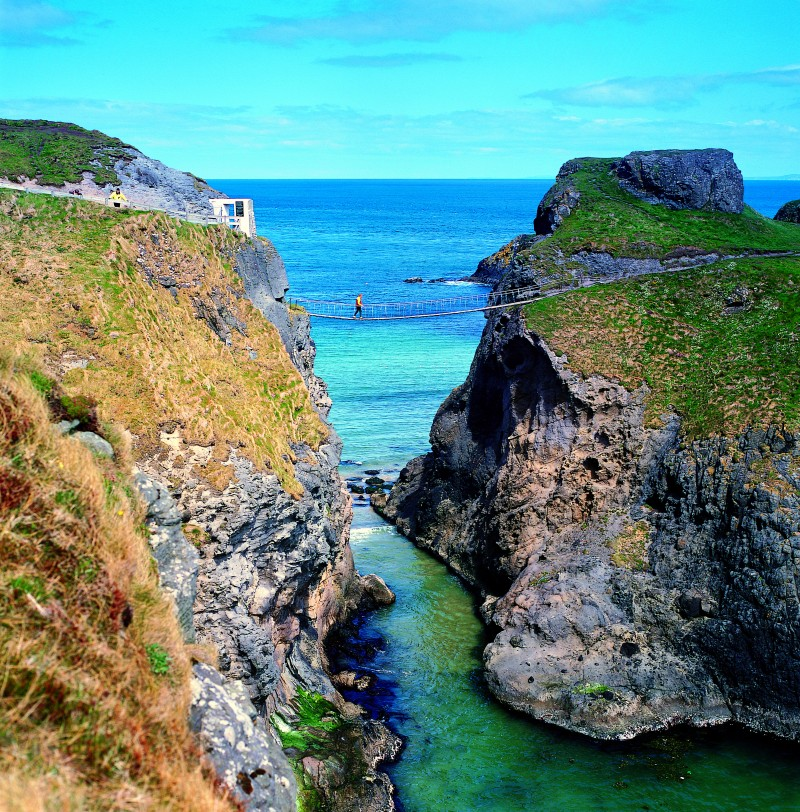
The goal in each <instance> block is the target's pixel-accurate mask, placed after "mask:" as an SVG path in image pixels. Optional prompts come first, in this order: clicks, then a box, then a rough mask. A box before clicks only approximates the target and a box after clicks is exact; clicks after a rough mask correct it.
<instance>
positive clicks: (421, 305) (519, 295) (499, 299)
mask: <svg viewBox="0 0 800 812" xmlns="http://www.w3.org/2000/svg"><path fill="white" fill-rule="evenodd" d="M541 296H542V288H541V287H540V286H539V285H535V286H532V287H527V288H512V289H509V290H503V291H497V292H491V293H474V294H471V295H469V296H454V297H451V298H449V299H425V300H417V301H410V302H384V303H381V304H366V303H365V304H364V306H363V308H362V316H359V319H361V318H362V317H363V320H364V321H388V320H390V319H425V318H432V317H434V316H455V315H458V314H460V313H480V312H481V311H484V310H497V309H498V308H501V307H511V306H512V305H521V304H526V303H527V302H533V301H534V300H536V299H539V298H540V297H541ZM289 305H290V306H291V305H298V306H300V307H302V308H303V309H304V310H305V311H306V312H307V313H308V315H309V316H315V317H316V318H320V319H347V320H352V318H353V313H354V312H355V303H354V301H351V302H327V301H320V300H319V299H306V298H304V297H297V298H291V299H290V300H289Z"/></svg>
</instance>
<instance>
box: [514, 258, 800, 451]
mask: <svg viewBox="0 0 800 812" xmlns="http://www.w3.org/2000/svg"><path fill="white" fill-rule="evenodd" d="M737 288H739V289H741V288H745V289H746V290H747V292H748V303H747V305H746V306H745V307H743V308H740V309H736V308H733V309H732V308H731V307H730V306H729V303H730V302H731V301H732V300H735V291H736V289H737ZM524 313H525V318H526V322H527V324H528V327H529V328H530V329H531V330H533V331H534V332H536V333H538V334H540V335H541V336H542V337H543V338H544V339H545V340H546V341H547V342H548V344H549V346H550V347H551V348H552V349H553V350H554V351H555V352H556V353H558V354H566V355H567V358H568V364H569V366H570V368H571V369H573V370H575V371H576V372H579V373H581V374H583V375H585V376H589V375H592V374H599V375H603V376H605V377H607V378H612V379H616V380H618V381H620V383H622V384H623V385H624V386H625V387H626V388H628V389H629V390H634V389H636V388H638V387H639V386H641V384H643V383H644V384H647V386H648V387H649V389H650V393H649V395H648V396H647V401H646V403H647V409H646V421H647V423H648V425H653V426H657V425H659V424H660V416H661V415H663V414H665V413H668V412H675V413H677V414H678V415H679V416H680V417H681V419H682V431H683V432H684V434H685V435H686V436H688V437H690V438H692V437H702V436H709V435H712V434H727V435H732V434H736V433H738V432H740V431H742V430H743V429H744V428H746V427H748V426H766V425H769V424H777V425H784V426H785V427H786V428H788V429H789V430H796V429H797V428H798V427H800V387H798V384H797V382H798V380H800V352H798V350H800V260H798V259H795V258H766V257H764V258H749V259H744V260H736V261H727V262H720V263H717V264H715V265H711V266H707V267H705V268H702V269H693V270H688V271H682V272H679V273H665V274H657V275H651V276H642V277H637V278H635V279H630V280H626V281H623V282H616V283H612V284H608V285H597V286H595V287H592V288H584V289H582V290H576V291H571V292H568V293H565V294H562V295H560V296H556V297H552V298H549V299H542V300H539V301H537V302H534V303H532V304H529V305H526V307H525V309H524Z"/></svg>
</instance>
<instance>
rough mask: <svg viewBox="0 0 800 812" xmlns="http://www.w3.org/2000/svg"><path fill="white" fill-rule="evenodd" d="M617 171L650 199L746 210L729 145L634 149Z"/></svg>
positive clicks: (677, 205) (685, 205)
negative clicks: (724, 146)
mask: <svg viewBox="0 0 800 812" xmlns="http://www.w3.org/2000/svg"><path fill="white" fill-rule="evenodd" d="M565 166H566V164H565ZM614 171H615V172H616V174H617V177H618V178H619V180H620V184H621V185H622V186H623V188H625V189H627V190H628V191H629V192H631V193H633V194H635V195H636V196H637V197H641V198H642V199H644V200H647V201H648V202H650V203H662V204H664V205H666V206H669V207H670V208H675V209H702V210H703V211H722V212H731V213H734V214H741V213H742V211H743V210H744V181H743V179H742V173H741V172H740V171H739V167H738V166H736V163H735V161H734V160H733V153H731V152H729V151H728V150H726V149H685V150H684V149H669V150H653V151H650V152H631V153H630V154H628V155H626V156H625V157H624V158H622V159H620V160H619V161H618V162H617V163H616V164H615V165H614ZM559 174H560V173H559Z"/></svg>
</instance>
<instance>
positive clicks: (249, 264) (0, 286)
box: [0, 121, 399, 812]
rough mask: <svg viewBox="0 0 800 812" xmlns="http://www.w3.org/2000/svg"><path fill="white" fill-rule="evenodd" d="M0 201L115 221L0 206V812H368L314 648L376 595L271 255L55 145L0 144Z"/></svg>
mask: <svg viewBox="0 0 800 812" xmlns="http://www.w3.org/2000/svg"><path fill="white" fill-rule="evenodd" d="M0 177H2V178H5V180H6V181H7V182H8V183H13V184H16V185H20V184H21V185H23V186H25V187H30V188H34V187H35V188H36V189H37V190H38V191H41V190H43V189H44V190H46V189H57V190H61V191H64V190H70V189H77V188H79V187H80V188H89V187H91V188H99V189H104V188H107V186H108V185H109V184H111V185H114V186H116V185H121V186H122V188H123V191H125V192H126V195H127V197H128V198H129V200H130V201H131V203H132V204H134V205H133V206H132V208H131V209H130V210H127V209H122V210H120V209H113V208H107V207H105V206H103V205H99V204H96V203H92V202H89V201H84V200H81V199H80V196H74V197H73V196H70V197H49V196H47V195H43V194H31V193H29V192H27V191H24V190H22V191H20V190H11V189H0V234H2V243H0V292H1V293H2V296H0V302H1V303H0V320H1V321H2V324H3V351H2V356H1V357H0V511H2V513H1V515H0V518H1V519H2V526H1V527H0V548H1V549H2V564H1V565H0V606H1V607H2V610H1V611H0V614H2V616H3V619H4V620H3V624H2V625H0V641H1V642H2V650H3V651H4V656H5V657H6V662H5V664H4V668H5V669H6V670H5V671H4V677H3V681H2V691H1V693H2V702H3V704H2V707H1V709H0V730H2V733H1V734H0V735H1V736H2V741H3V748H2V750H3V755H2V757H0V764H2V765H3V770H4V774H5V775H6V776H7V778H6V779H5V781H4V783H3V784H2V787H0V806H5V802H6V801H7V800H8V803H9V804H10V805H11V806H12V807H13V806H14V803H18V802H19V799H26V803H27V802H30V803H39V804H40V808H45V806H46V807H47V808H54V807H55V806H59V808H62V807H63V808H67V807H69V808H73V806H72V805H73V804H77V806H78V807H80V808H85V807H91V808H119V807H118V804H122V805H123V806H125V807H126V808H128V801H130V804H131V805H135V806H136V808H144V807H145V806H147V807H148V808H153V809H185V810H188V809H215V810H219V809H241V808H247V809H249V810H278V812H288V811H289V810H294V809H295V808H296V807H297V805H298V803H300V804H301V807H302V808H305V809H312V808H313V809H317V808H320V809H321V808H324V809H337V810H338V809H341V810H345V809H347V810H353V809H360V810H361V809H363V810H373V809H374V810H390V809H393V808H394V804H393V800H392V788H391V785H390V783H389V780H388V778H387V777H386V776H385V775H384V774H382V773H380V772H378V770H377V766H378V765H379V764H380V763H381V762H382V761H384V760H386V759H388V758H391V757H392V756H393V755H394V754H395V753H396V751H397V749H398V747H399V740H398V739H397V737H395V736H394V735H393V734H391V733H390V732H389V731H388V730H387V729H386V728H385V727H384V726H383V725H382V724H380V723H379V722H377V721H372V720H370V719H368V718H367V717H365V716H364V714H362V712H361V709H360V708H359V707H358V706H356V705H353V704H351V703H348V702H346V701H345V700H344V699H343V698H342V696H341V694H340V693H339V691H338V690H337V689H336V688H335V687H334V683H333V682H332V677H334V678H335V677H336V675H333V674H330V673H329V665H328V659H327V656H326V652H325V647H324V644H325V640H326V637H327V636H328V634H329V633H330V631H331V630H332V629H333V628H334V627H335V626H337V625H338V624H340V623H342V622H344V620H345V619H346V618H347V617H348V616H349V615H351V614H352V613H353V612H354V611H356V610H357V609H358V608H369V607H374V606H376V605H378V604H380V603H384V602H387V601H391V600H392V599H393V596H392V595H391V593H390V592H389V590H388V589H387V588H386V586H385V584H383V583H382V582H381V581H380V579H379V578H377V577H376V576H371V577H368V578H362V577H361V576H359V574H358V573H357V572H356V571H355V569H354V566H353V559H352V554H351V551H350V546H349V523H350V516H351V502H350V497H349V495H348V493H347V490H346V488H345V487H344V483H343V482H342V480H341V479H340V477H339V475H338V472H337V465H338V462H339V455H340V450H341V442H340V440H339V439H338V437H337V436H336V433H335V432H334V431H333V429H332V427H331V426H330V425H329V424H328V423H327V421H326V416H327V413H328V410H329V408H330V405H331V402H330V399H329V398H328V397H327V393H326V388H325V385H324V383H323V382H322V381H321V380H320V379H319V378H317V377H316V375H315V374H314V368H313V364H314V352H315V350H314V344H313V342H312V341H311V339H310V332H309V320H308V316H307V315H306V314H305V313H304V312H303V311H302V310H300V309H297V308H289V306H288V305H287V303H286V302H285V301H284V296H285V293H286V290H287V288H288V280H287V278H286V272H285V268H284V265H283V262H282V260H281V258H280V256H279V255H278V253H277V251H276V250H275V248H274V246H273V245H272V244H271V243H270V242H269V241H268V240H265V239H262V238H252V239H251V238H247V237H245V236H244V235H242V234H238V233H236V232H234V231H231V230H229V229H228V228H226V227H223V226H212V227H208V228H204V227H201V226H195V225H190V224H188V223H185V222H181V221H179V220H176V219H172V218H170V217H168V216H166V215H165V214H163V213H159V212H142V211H136V209H135V204H136V203H140V204H146V205H150V206H161V207H163V208H178V209H179V210H181V211H191V210H193V209H195V208H197V209H198V210H199V209H202V208H203V207H204V206H205V207H207V201H208V198H210V197H220V196H222V195H221V194H220V193H219V192H217V191H216V190H214V189H212V188H211V187H209V186H208V184H206V183H205V182H204V181H201V180H200V179H198V178H195V177H194V176H191V175H188V174H186V173H180V172H176V171H174V170H171V169H168V168H166V167H164V166H163V164H160V163H159V162H157V161H152V160H151V159H149V158H146V157H145V156H143V155H142V154H141V153H139V152H138V151H137V150H134V149H133V148H132V147H129V146H128V145H125V144H122V143H121V142H119V141H118V140H117V139H112V138H109V137H108V136H105V135H103V134H102V133H97V132H89V131H86V130H83V129H82V128H80V127H77V126H75V125H71V124H64V123H58V122H41V121H3V122H0ZM20 720H22V721H20ZM9 799H10V800H9ZM20 808H21V807H20ZM26 808H30V807H29V806H26Z"/></svg>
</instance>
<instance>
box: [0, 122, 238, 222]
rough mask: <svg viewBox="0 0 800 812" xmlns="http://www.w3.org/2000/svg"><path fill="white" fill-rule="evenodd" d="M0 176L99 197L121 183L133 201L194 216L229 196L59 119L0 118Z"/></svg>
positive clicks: (114, 140)
mask: <svg viewBox="0 0 800 812" xmlns="http://www.w3.org/2000/svg"><path fill="white" fill-rule="evenodd" d="M0 180H5V181H9V182H12V183H16V184H21V185H22V186H24V187H26V188H31V189H37V188H45V189H49V188H55V189H62V190H66V191H69V192H73V191H80V192H81V193H82V194H87V195H100V196H102V195H103V194H108V193H109V192H111V191H112V189H114V188H117V187H119V188H121V189H122V191H123V192H124V193H125V196H126V197H127V198H128V200H130V201H131V202H132V203H139V204H144V205H147V206H152V207H153V208H158V209H170V210H173V211H186V210H188V211H190V212H193V213H195V214H208V211H209V207H208V200H209V198H212V197H227V195H226V194H224V193H222V192H219V191H217V190H216V189H212V188H211V186H209V185H208V184H207V183H206V182H205V181H204V180H203V179H202V178H198V177H197V176H196V175H192V174H191V173H190V172H180V171H178V170H176V169H172V167H169V166H166V164H163V163H162V162H161V161H158V160H155V159H153V158H149V157H148V156H147V155H145V154H144V153H142V152H140V151H139V150H138V149H136V148H135V147H132V146H131V145H130V144H126V143H124V142H123V141H120V140H119V139H118V138H113V137H111V136H108V135H105V134H104V133H101V132H99V131H98V130H86V129H84V128H83V127H79V126H78V125H77V124H69V123H66V122H62V121H41V120H32V119H0Z"/></svg>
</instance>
